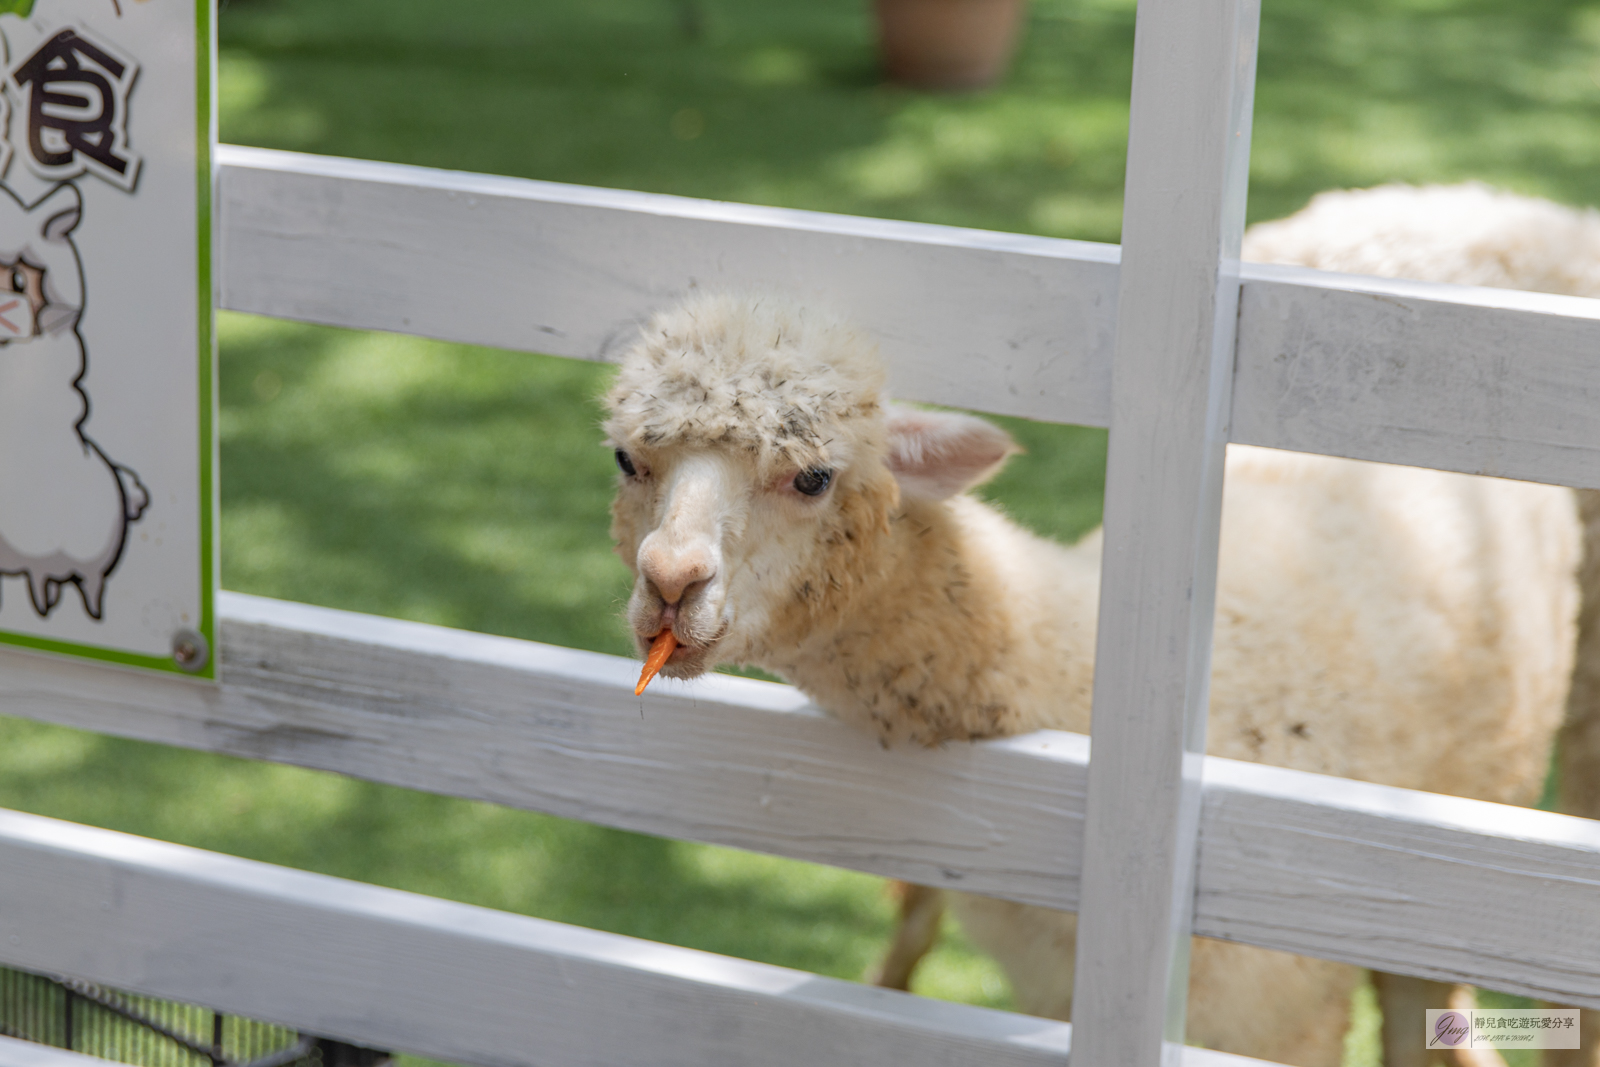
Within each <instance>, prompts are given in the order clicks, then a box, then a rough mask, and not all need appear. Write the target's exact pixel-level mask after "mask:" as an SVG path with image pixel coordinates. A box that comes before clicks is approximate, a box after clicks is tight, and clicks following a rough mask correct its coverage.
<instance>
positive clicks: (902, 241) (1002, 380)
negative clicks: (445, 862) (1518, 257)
mask: <svg viewBox="0 0 1600 1067" xmlns="http://www.w3.org/2000/svg"><path fill="white" fill-rule="evenodd" d="M1253 3H1254V0H1143V2H1142V3H1141V4H1140V13H1139V20H1138V30H1137V41H1136V51H1135V73H1134V95H1133V110H1132V126H1131V131H1130V147H1129V162H1128V175H1129V177H1128V191H1127V197H1126V204H1125V215H1126V221H1125V226H1124V245H1123V248H1122V250H1121V252H1120V254H1119V250H1118V249H1117V248H1115V247H1111V246H1104V245H1091V244H1084V243H1081V242H1073V241H1057V240H1046V239H1042V238H1033V237H1023V236H1016V235H1008V234H995V233H983V232H976V231H967V230H956V229H950V228H944V227H934V226H922V225H914V224H908V223H896V222H885V221H880V220H871V219H857V218H844V217H838V216H828V215H818V214H812V213H807V212H796V211H782V210H773V209H765V208H755V207H748V206H741V205H731V204H720V203H709V202H703V201H694V200H685V199H680V198H675V197H666V196H653V195H646V194H638V193H627V192H618V191H614V190H602V189H586V188H577V187H572V186H561V185H551V184H547V183H541V182H532V181H523V180H517V179H510V178H496V177H485V176H482V175H471V174H456V173H447V172H441V171H434V170H424V169H420V168H413V167H403V166H396V165H392V164H380V163H370V162H360V161H350V160H337V159H326V158H319V157H310V156H301V155H293V154H288V153H280V152H269V151H262V150H256V149H242V148H225V149H223V150H222V151H221V153H220V170H219V174H220V185H221V188H220V197H219V200H218V203H219V204H220V235H221V236H220V242H221V258H220V264H221V268H220V275H221V294H220V301H221V304H222V306H224V307H228V308H234V309H238V310H243V311H251V312H257V313H261V314H266V315H276V316H281V317H285V318H292V319H299V320H303V321H309V322H320V323H332V324H337V325H342V326H351V327H360V328H373V329H384V330H396V331H401V332H408V333H416V334H422V335H425V336H430V337H438V338H444V339H448V340H454V341H469V342H475V343H481V344H489V345H497V346H501V347H506V348H513V349H523V350H529V351H538V352H548V353H555V354H560V355H567V356H575V357H581V358H603V357H604V356H605V354H606V353H607V352H609V351H611V350H612V349H613V348H614V347H615V346H616V344H617V343H618V342H619V341H621V340H622V339H625V338H626V337H627V336H628V335H629V333H630V331H631V330H632V329H633V328H634V326H635V324H636V323H637V322H638V321H639V320H640V318H641V317H642V316H643V315H644V314H645V313H647V312H648V311H649V310H651V309H653V308H655V307H657V306H660V305H661V304H663V303H665V302H667V301H668V300H670V299H672V298H674V297H675V296H677V295H680V294H682V293H683V292H684V291H686V290H687V289H689V288H690V287H693V286H703V287H718V286H726V287H737V288H750V287H767V288H776V289H781V290H785V291H788V292H792V293H796V294H798V295H800V296H801V297H815V298H819V299H823V300H826V301H827V302H828V303H829V304H830V305H832V306H834V307H836V308H839V309H841V310H843V311H845V312H846V313H848V314H851V315H853V316H854V317H855V318H856V319H857V320H858V321H860V322H861V323H862V324H863V325H865V326H866V327H867V328H869V329H870V330H872V331H873V332H875V333H876V334H877V335H878V336H879V337H880V338H881V339H882V341H883V347H884V349H885V352H886V354H887V356H888V358H889V360H890V363H891V368H892V381H893V387H894V390H895V392H896V393H897V394H898V395H899V396H901V397H904V398H907V399H914V400H925V401H933V402H942V403H949V404H957V405H960V406H963V407H969V408H978V409H982V410H987V411H993V412H1000V413H1008V414H1018V415H1026V416H1030V417H1033V418H1040V419H1049V420H1056V421H1063V422H1075V423H1085V424H1091V425H1100V426H1106V425H1109V426H1110V427H1111V431H1112V435H1111V454H1110V462H1109V467H1108V472H1107V475H1108V485H1107V499H1106V523H1107V556H1106V567H1105V575H1104V586H1103V588H1104V594H1103V596H1102V606H1101V624H1100V625H1101V628H1102V637H1101V640H1100V644H1099V647H1100V649H1101V653H1100V656H1101V658H1100V660H1099V662H1098V664H1097V671H1096V677H1097V682H1096V692H1095V708H1096V714H1095V717H1094V723H1095V726H1094V729H1095V736H1094V751H1095V757H1094V760H1093V761H1092V762H1091V761H1090V760H1089V741H1088V739H1086V738H1083V737H1078V736H1074V735H1069V734H1061V733H1043V734H1037V735H1033V736H1029V737H1023V738H1014V739H1009V740H1004V741H995V742H985V743H979V744H974V745H970V746H952V747H950V748H947V749H944V750H940V751H928V752H925V751H882V750H880V749H879V748H878V747H877V746H876V745H875V744H872V743H870V742H869V741H868V740H867V739H864V738H863V737H861V736H860V735H859V734H856V733H854V732H852V731H851V730H849V729H847V728H845V727H843V726H841V725H840V724H838V723H835V722H833V721H832V720H830V719H828V718H826V717H825V716H823V715H822V714H821V713H819V712H818V711H817V710H816V709H814V708H812V707H810V706H809V705H808V704H807V703H806V701H805V700H804V699H803V698H802V697H801V696H800V695H799V694H798V693H796V692H795V691H793V690H791V689H788V688H786V687H783V686H775V685H769V684H765V683H760V682H751V681H744V680H740V679H733V678H723V677H716V678H711V679H707V680H705V681H703V682H701V683H697V684H695V685H693V686H691V687H677V688H674V687H671V686H657V687H655V688H653V689H652V690H651V691H650V693H649V694H648V695H647V696H646V697H645V698H644V711H645V714H644V715H643V717H641V716H640V714H639V710H640V702H639V700H638V699H637V698H635V697H634V696H633V694H632V684H633V679H634V677H635V672H636V669H637V668H636V665H635V664H633V663H631V662H629V661H624V660H618V659H615V658H612V657H607V656H601V655H596V654H592V653H585V652H576V651H572V650H567V649H559V648H552V647H549V646H544V645H538V644H533V643H530V642H524V641H515V640H510V639H505V638H497V637H488V636H483V635H479V634H471V633H465V632H461V631H453V630H445V629H440V628H437V627H431V626H423V625H419V624H415V623H407V622H400V621H396V620H392V619H382V618H373V617H369V616H361V615H353V614H350V613H346V612H338V611H330V610H326V609H321V608H312V607H307V606H304V605H297V604H286V603H281V602H275V601H269V600H263V599H260V598H255V597H246V596H240V595H236V594H226V595H224V596H223V597H222V600H221V605H220V611H221V616H222V617H221V626H220V634H221V636H220V645H221V649H220V652H221V657H222V671H223V681H222V683H221V684H220V685H217V686H207V685H204V684H199V683H195V682H192V681H189V680H186V679H181V678H175V677H174V678H147V677H142V676H134V675H130V674H129V673H127V672H124V671H122V670H120V669H118V668H115V667H109V666H98V665H92V664H81V663H75V662H67V661H63V660H58V659H54V658H51V657H48V656H44V655H40V654H34V653H28V652H22V651H6V652H0V712H4V713H6V714H12V715H23V716H28V717H32V718H36V719H40V720H46V721H51V722H58V723H65V724H68V725H72V726H79V727H84V728H88V729H93V730H100V731H103V732H106V733H111V734H116V735H120V736H125V737H134V738H140V739H144V740H151V741H159V742H165V743H168V744H175V745H182V746H187V747H191V748H197V749H203V750H207V751H213V752H224V753H230V754H234V755H242V756H248V757H252V758H257V759H269V760H277V761H280V762H285V763H291V764H297V765H300V766H307V767H316V768H321V769H325V770H332V771H338V772H341V773H345V774H350V775H354V776H358V777H361V778H367V779H371V780H374V781H381V782H389V783H393V784H397V785H403V786H407V787H411V788H417V789H425V790H431V791H434V792H438V793H444V794H449V795H454V796H463V797H472V798H477V799H484V800H490V801H494V802H497V803H502V804H508V805H512V806H516V807H522V808H528V809H533V810H538V811H545V812H552V813H554V814H558V815H563V816H569V817H574V818H579V819H585V820H589V821H591V822H596V823H601V824H605V825H609V826H617V827H622V828H625V829H630V830H640V831H646V832H649V833H655V834H663V835H668V836H672V837H678V838H684V839H689V840H696V841H707V842H714V843H718V844H725V845H734V846H738V847H741V848H750V849H756V850H760V851H764V852H770V853H775V854H779V855H785V856H793V857H796V858H800V859H805V860H813V861H818V862H823V863H830V864H835V865H838V866H843V867H850V868H854V869H858V870H863V871H870V872H874V873H878V874H884V875H891V876H894V877H898V878H904V879H908V880H912V881H916V882H921V883H925V884H929V885H938V886H950V887H957V888H961V889H964V890H970V891H976V892H981V893H987V894H991V895H994V896H999V897H1006V898H1010V899H1014V900H1019V901H1026V902H1029V903H1037V904H1047V905H1051V906H1055V907H1062V908H1076V909H1080V910H1081V912H1082V913H1083V915H1084V921H1083V922H1082V923H1081V924H1080V931H1081V934H1080V946H1079V952H1078V961H1077V966H1078V968H1079V977H1078V988H1079V990H1080V996H1079V998H1078V1000H1077V1002H1076V1003H1075V1005H1074V1018H1075V1026H1073V1027H1069V1026H1067V1025H1065V1024H1060V1023H1052V1022H1047V1021H1042V1020H1036V1019H1029V1018H1025V1017H1021V1016H1015V1015H1008V1014H1006V1013H1002V1012H994V1011H988V1010H985V1009H979V1008H969V1007H964V1006H959V1005H947V1004H934V1003H932V1002H928V1001H924V1000H921V999H919V998H916V997H912V996H908V995H905V994H899V993H892V992H887V991H883V990H877V989H871V988H868V987H864V986H860V985H856V984H853V983H848V982H839V981H834V980H830V979H823V978H817V977H814V976H811V975H806V974H801V973H798V972H793V971H787V970H784V969H781V968H776V967H769V966H765V965H760V964H753V963H748V962H744V961H738V960H732V959H727V958H723V957H718V956H713V955H709V954H707V953H702V952H695V951H690V950H686V949H678V948H672V947H669V946H664V945H657V944H652V943H649V942H641V941H637V940H634V939H631V938H625V937H619V936H615V935H609V934H601V933H595V932H593V931H587V930H581V929H576V928H572V927H566V926H561V925H559V924H554V923H548V922H542V921H538V920H533V919H528V918H523V917H517V916H510V915H505V914H500V913H495V912H490V911H485V910H483V909H479V908H472V907H466V906H463V905H457V904H451V903H446V902H442V901H437V900H431V899H428V898H423V897H417V896H414V895H410V894H405V893H399V892H395V891H391V890H384V889H378V888H374V887H370V886H364V885H357V884H352V883H348V882H341V881H339V880H336V879H331V878H325V877H322V876H318V875H311V874H305V873H302V872H296V871H288V870H283V869H280V868H274V867H269V866H265V865H262V864H257V863H252V862H248V861H244V860H238V859H233V858H229V857H223V856H216V855H211V854H207V853H202V852H197V851H195V850H192V849H186V848H181V847H178V846H173V845H167V844H161V843H155V842H149V841H143V840H139V839H134V838H129V837H126V836H124V835H119V834H114V833H110V832H106V831H101V830H94V829H88V828H84V827H75V826H71V825H68V824H63V823H59V822H55V821H52V820H48V819H41V818H38V817H35V816H27V815H19V814H9V813H6V814H0V963H5V964H10V965H15V966H19V967H24V968H30V969H34V970H41V971H50V972H57V973H63V974H68V975H72V976H75V977H80V978H84V979H88V980H92V981H97V982H102V983H106V984H109V985H113V986H119V987H123V988H127V989H130V990H133V991H137V992H140V993H145V994H150V995H155V996H162V997H169V998H173V999H178V1000H187V1001H193V1002H197V1003H202V1004H206V1005H209V1006H212V1007H215V1008H218V1009H221V1010H224V1011H229V1012H235V1013H239V1014H245V1015H250V1016H254V1017H257V1018H261V1019H266V1020H270V1021H273V1022H277V1023H281V1024H284V1025H288V1026H292V1027H296V1028H299V1029H304V1030H307V1031H312V1032H316V1033H319V1034H325V1035H328V1036H332V1037H338V1038H341V1039H344V1040H348V1041H354V1042H359V1043H365V1044H369V1045H377V1046H382V1047H393V1048H400V1049H404V1050H407V1051H412V1052H417V1053H421V1054H424V1055H429V1056H435V1057H439V1058H443V1059H451V1060H456V1061H459V1062H462V1063H475V1064H494V1065H498V1064H507V1065H512V1064H515V1065H535V1064H537V1065H541V1067H542V1065H563V1067H564V1065H589V1064H632V1063H637V1064H651V1065H655V1064H683V1065H686V1067H688V1065H693V1067H701V1065H712V1064H753V1063H759V1064H780V1065H787V1064H794V1065H797V1067H798V1065H801V1064H805V1065H811V1064H823V1063H827V1064H834V1063H841V1064H842V1063H864V1064H865V1063H889V1062H907V1063H917V1064H952V1065H954V1064H977V1063H983V1064H1060V1063H1062V1062H1063V1061H1064V1059H1065V1056H1066V1052H1067V1049H1068V1045H1069V1040H1070V1043H1071V1045H1072V1047H1073V1058H1074V1062H1075V1063H1076V1064H1077V1065H1078V1067H1089V1065H1093V1067H1100V1065H1102V1064H1104V1065H1112V1064H1115V1065H1124V1064H1127V1065H1153V1064H1155V1063H1156V1062H1157V1061H1158V1060H1159V1061H1162V1062H1165V1063H1169V1064H1170V1063H1176V1062H1177V1061H1178V1060H1179V1059H1181V1060H1182V1061H1183V1062H1185V1063H1190V1064H1217V1065H1221V1064H1224V1063H1227V1062H1230V1061H1232V1062H1239V1061H1238V1060H1237V1058H1236V1057H1227V1056H1222V1055H1220V1054H1216V1053H1209V1052H1202V1051H1200V1050H1195V1049H1182V1048H1181V1046H1180V1045H1179V1044H1178V1043H1177V1042H1178V1041H1179V1040H1180V1039H1181V1033H1182V1018H1183V1007H1184V1005H1183V994H1184V986H1185V983H1184V982H1183V981H1182V975H1183V967H1184V966H1185V963H1184V961H1185V959H1186V956H1185V949H1186V946H1187V938H1188V935H1189V934H1190V933H1191V932H1193V933H1199V934H1205V935H1207V936H1212V937H1222V938H1228V939H1232V940H1237V941H1242V942H1246V943H1250V944H1256V945H1263V946H1268V947H1272V948H1279V949H1286V950H1290V951H1295V952H1300V953H1304V954H1307V955H1314V956H1321V957H1325V958H1329V959H1336V960H1345V961H1349V962H1352V963H1357V964H1362V965H1367V966H1372V967H1379V968H1382V969H1384V970H1388V971H1394V972H1399V973H1407V974H1415V975H1422V976H1426V977H1430V978H1436V979H1444V980H1461V981H1467V982H1472V983H1476V984H1479V985H1483V986H1488V987H1492V988H1496V989H1502V990H1508V991H1514V992H1522V993H1526V994H1529V995H1534V996H1543V997H1549V998H1552V999H1555V1000H1559V1001H1562V1002H1565V1003H1570V1004H1578V1005H1584V1006H1588V1007H1600V895H1597V891H1600V824H1594V823H1589V822H1587V821H1584V820H1580V819H1573V818H1568V817H1565V816H1559V815H1551V814H1546V813H1541V812H1533V811H1527V810H1522V809H1512V808H1504V807H1500V806H1497V805H1492V804H1485V803H1481V802H1477V801H1470V800H1461V799H1455V798H1448V797H1440V796H1433V795H1428V794H1420V793H1415V792H1409V791H1406V790H1400V789H1392V788H1387V787H1382V786H1374V785H1368V784H1361V783H1354V782H1348V781H1342V780H1338V779H1330V778H1324V777H1319V776H1316V775H1309V774H1304V773H1301V772H1296V771H1288V770H1282V769H1277V768H1271V767H1263V766H1258V765H1253V764H1244V763H1236V762H1231V761H1227V760H1220V759H1215V758H1209V757H1202V756H1201V755H1200V753H1201V752H1202V751H1203V748H1204V711H1205V707H1206V701H1205V685H1204V681H1205V678H1206V677H1207V673H1208V670H1209V646H1210V611H1211V607H1210V606H1211V602H1212V599H1211V598H1212V591H1213V584H1214V572H1215V542H1216V536H1217V522H1218V510H1219V501H1220V486H1221V479H1220V461H1221V455H1222V446H1223V444H1224V443H1225V442H1226V441H1229V440H1232V441H1239V442H1247V443H1253V444H1262V445H1269V446H1273V447H1278V448H1290V449H1298V450H1303V451H1311V452H1320V453H1327V454H1332V455H1341V456H1352V457H1358V458H1364V459H1373V460H1380V461H1385V462H1395V463H1407V464H1413V465H1420V466H1429V467H1438V468H1442V469H1448V470H1458V471H1466V472H1470V473H1485V474H1498V475H1506V476H1511V477H1517V478H1526V479H1531V480H1537V481H1548V482H1556V483H1560V484H1566V485H1576V486H1588V487H1600V419H1597V416H1596V413H1597V412H1600V359H1596V356H1597V354H1600V303H1597V302H1591V301H1586V300H1580V299H1575V298H1565V297H1554V296H1540V295H1531V294H1525V293H1514V292H1505V291H1498V290H1477V289H1466V288H1459V287H1450V286H1438V285H1426V284H1421V283H1411V282H1393V281H1383V280H1378V279H1370V278H1352V277H1345V276H1338V275H1328V274H1320V273H1317V272H1313V271H1303V270H1290V269H1279V268H1266V267H1251V266H1245V267H1243V268H1241V267H1240V266H1239V264H1238V258H1237V254H1238V239H1239V230H1240V225H1241V220H1242V217H1243V205H1244V173H1245V170H1246V162H1247V159H1248V148H1249V118H1250V103H1251V92H1252V86H1253V78H1254V73H1253V69H1254V54H1255V52H1254V50H1255V43H1254V35H1255V26H1256V10H1255V8H1254V7H1253ZM1136 531H1137V535H1135V532H1136ZM930 827H939V828H940V835H939V837H938V839H936V840H935V839H931V838H930V835H929V832H928V831H929V828H930ZM11 1048H12V1047H11V1046H10V1045H8V1044H4V1043H0V1062H5V1063H11V1062H27V1063H30V1064H31V1063H34V1062H38V1063H40V1064H44V1063H54V1062H56V1061H53V1060H45V1059H37V1060H30V1059H27V1058H26V1056H27V1055H34V1056H38V1055H43V1054H41V1053H34V1052H30V1053H27V1054H23V1053H17V1054H16V1055H13V1053H12V1051H11ZM19 1057H20V1058H19Z"/></svg>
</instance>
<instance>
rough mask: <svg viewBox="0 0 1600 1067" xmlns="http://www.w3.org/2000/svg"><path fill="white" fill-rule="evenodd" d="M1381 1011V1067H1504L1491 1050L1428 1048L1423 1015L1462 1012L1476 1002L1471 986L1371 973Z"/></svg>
mask: <svg viewBox="0 0 1600 1067" xmlns="http://www.w3.org/2000/svg"><path fill="white" fill-rule="evenodd" d="M1372 984H1373V986H1374V987H1376V989H1377V991H1378V1006H1379V1007H1380V1008H1381V1009H1382V1010H1383V1064H1384V1067H1505V1063H1506V1061H1505V1059H1504V1058H1503V1057H1501V1055H1500V1053H1499V1052H1497V1051H1495V1050H1494V1049H1492V1048H1480V1049H1466V1048H1463V1049H1451V1048H1428V1047H1427V1045H1426V1043H1425V1041H1424V1038H1425V1027H1424V1020H1425V1019H1426V1016H1425V1015H1424V1014H1423V1013H1424V1012H1426V1011H1427V1009H1429V1008H1454V1009H1456V1010H1457V1011H1460V1012H1465V1011H1467V1010H1468V1009H1470V1008H1472V1007H1474V1006H1475V1005H1476V1003H1477V1001H1476V999H1475V996H1474V994H1473V990H1472V987H1471V986H1465V985H1453V984H1451V983H1449V982H1433V981H1429V980H1428V979H1426V978H1413V977H1411V976H1410V975H1404V974H1384V973H1382V972H1381V971H1374V972H1372Z"/></svg>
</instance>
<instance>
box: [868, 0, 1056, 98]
mask: <svg viewBox="0 0 1600 1067" xmlns="http://www.w3.org/2000/svg"><path fill="white" fill-rule="evenodd" d="M876 3H877V9H878V50H879V54H880V55H881V56H882V59H883V70H884V73H885V74H886V75H888V77H889V78H890V80H892V81H897V82H900V83H901V84H902V85H910V86H914V87H916V88H918V89H980V88H982V87H984V86H986V85H992V84H994V82H995V81H997V80H998V79H999V78H1000V76H1001V75H1002V74H1004V73H1005V70H1006V65H1007V64H1008V63H1009V62H1010V61H1011V53H1012V50H1013V49H1014V48H1015V47H1016V43H1017V31H1018V29H1019V28H1020V27H1021V25H1022V16H1023V12H1024V10H1025V8H1026V6H1027V0H876Z"/></svg>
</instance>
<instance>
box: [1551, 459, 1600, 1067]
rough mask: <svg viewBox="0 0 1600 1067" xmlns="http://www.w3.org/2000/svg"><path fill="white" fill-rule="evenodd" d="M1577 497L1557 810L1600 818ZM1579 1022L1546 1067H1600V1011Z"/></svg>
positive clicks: (1591, 653)
mask: <svg viewBox="0 0 1600 1067" xmlns="http://www.w3.org/2000/svg"><path fill="white" fill-rule="evenodd" d="M1577 497H1578V516H1579V518H1580V519H1581V520H1582V522H1583V563H1582V564H1581V565H1580V566H1579V568H1578V586H1579V589H1580V590H1581V601H1580V606H1579V608H1578V655H1577V661H1576V662H1575V663H1574V664H1573V668H1572V688H1571V690H1570V691H1569V692H1568V694H1567V718H1566V722H1564V723H1563V724H1562V726H1561V734H1560V736H1559V737H1558V738H1557V740H1556V750H1557V752H1558V762H1557V766H1556V777H1557V780H1558V783H1559V789H1558V790H1557V794H1556V810H1557V811H1560V812H1562V813H1563V814H1566V815H1577V816H1580V817H1582V818H1585V819H1600V491H1596V490H1593V489H1580V490H1578V492H1577ZM1550 1006H1551V1007H1565V1006H1566V1005H1557V1004H1551V1005H1550ZM1578 1023H1579V1025H1580V1026H1581V1027H1582V1031H1581V1033H1580V1035H1579V1046H1580V1047H1578V1048H1576V1049H1554V1048H1552V1049H1545V1050H1544V1062H1545V1064H1546V1067H1600V1012H1595V1011H1589V1010H1585V1011H1581V1012H1579V1014H1578Z"/></svg>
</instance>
